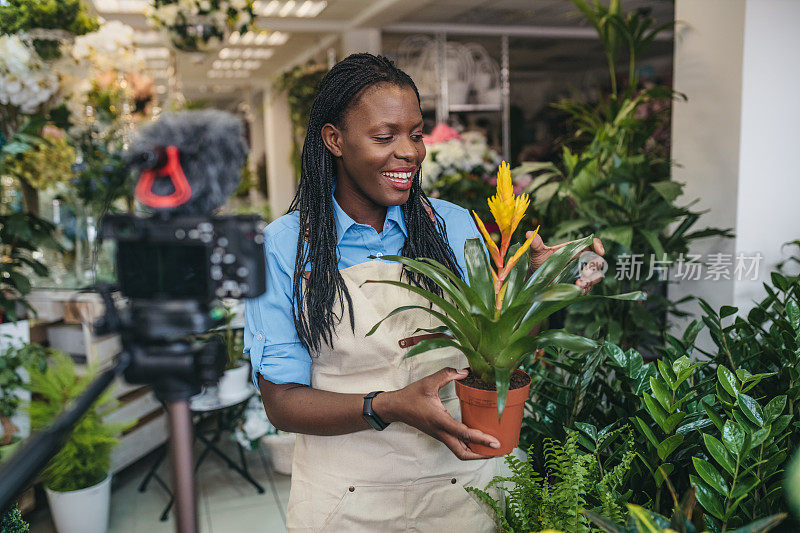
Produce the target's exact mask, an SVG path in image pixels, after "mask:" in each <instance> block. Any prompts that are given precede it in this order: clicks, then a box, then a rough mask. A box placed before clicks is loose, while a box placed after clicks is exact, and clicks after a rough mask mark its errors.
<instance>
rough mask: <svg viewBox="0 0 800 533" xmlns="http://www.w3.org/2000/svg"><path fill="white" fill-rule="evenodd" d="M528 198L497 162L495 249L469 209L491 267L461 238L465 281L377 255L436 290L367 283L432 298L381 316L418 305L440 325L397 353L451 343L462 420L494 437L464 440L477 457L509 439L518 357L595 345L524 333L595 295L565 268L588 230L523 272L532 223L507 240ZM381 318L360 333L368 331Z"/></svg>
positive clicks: (512, 442) (521, 383)
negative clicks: (519, 237) (521, 236)
mask: <svg viewBox="0 0 800 533" xmlns="http://www.w3.org/2000/svg"><path fill="white" fill-rule="evenodd" d="M529 202H530V201H529V199H528V195H526V194H523V195H520V196H517V195H515V194H514V191H513V185H512V181H511V173H510V169H509V167H508V165H507V164H506V163H505V162H503V163H502V164H501V165H500V169H499V171H498V173H497V194H496V195H495V196H493V197H492V198H490V199H489V209H490V210H491V212H492V215H493V216H494V219H495V221H496V222H497V225H498V227H499V228H500V233H501V243H500V247H499V248H498V246H497V244H496V243H495V242H494V241H493V240H492V239H491V237H490V236H489V233H488V232H487V231H486V227H485V226H484V224H483V222H482V221H481V219H480V218H479V217H478V216H477V215H475V220H476V222H477V224H478V227H479V228H480V230H481V233H482V235H483V237H484V239H485V241H486V246H487V247H488V250H489V254H490V255H491V258H492V261H493V262H494V265H495V266H494V267H492V266H491V265H490V264H489V261H488V259H487V257H486V250H485V249H484V246H483V245H482V244H481V242H480V240H479V239H467V242H466V243H465V245H464V258H465V262H466V266H467V276H468V279H469V284H467V283H465V282H464V281H462V280H461V279H460V278H459V277H458V276H457V275H456V274H454V273H453V272H452V271H450V270H449V269H448V268H446V267H445V266H444V265H442V264H441V263H438V262H436V261H434V260H431V259H428V258H420V259H419V260H415V259H409V258H407V257H401V256H396V255H395V256H384V257H383V259H386V260H389V261H397V262H399V263H402V264H403V265H404V267H405V268H406V269H407V270H410V271H411V272H414V273H417V274H420V275H423V276H427V277H429V278H430V279H431V280H433V281H434V282H435V283H436V284H437V285H438V286H439V288H440V289H441V292H442V294H443V296H439V295H437V294H435V293H433V292H430V291H427V290H425V289H422V288H420V287H417V286H415V285H411V284H409V283H405V282H403V281H380V280H372V281H368V282H367V283H387V284H390V285H396V286H399V287H405V288H406V289H408V290H410V291H412V292H414V293H416V294H419V295H421V296H423V297H424V298H426V299H428V300H429V301H430V302H431V303H432V304H434V307H433V308H428V307H424V306H404V307H398V308H397V309H395V310H394V311H392V312H391V313H389V315H387V316H386V317H385V318H384V319H383V320H386V318H389V316H392V315H395V314H397V313H401V312H403V311H406V310H409V309H421V310H424V311H425V312H427V313H429V314H431V315H433V317H434V318H436V319H437V320H439V321H441V322H442V325H441V326H439V327H437V328H434V329H430V330H428V329H426V330H424V331H428V332H430V333H439V334H444V335H445V336H444V337H439V338H430V339H426V340H423V341H421V342H419V343H418V344H416V345H415V346H414V347H413V348H411V349H410V350H409V351H408V353H407V354H406V355H405V357H413V356H415V355H418V354H420V353H423V352H427V351H429V350H435V349H437V348H443V347H451V348H455V349H457V350H459V351H461V352H462V353H463V354H464V355H465V356H466V357H467V360H468V362H469V367H470V373H469V375H468V376H467V377H466V378H464V379H463V380H460V381H456V393H457V395H458V397H459V399H460V401H461V416H462V421H463V422H464V423H465V424H466V425H468V426H469V427H472V428H475V429H479V430H481V431H483V432H485V433H488V434H490V435H493V436H494V437H496V438H497V439H498V440H499V441H500V448H498V449H494V448H489V447H486V446H481V445H478V444H474V443H472V444H470V445H469V446H470V448H471V449H472V450H473V451H475V452H477V453H482V454H485V455H505V454H507V453H509V452H511V450H512V449H513V448H514V447H515V446H516V445H517V442H518V440H519V432H520V425H521V422H522V414H523V405H524V402H525V400H527V398H528V391H529V388H530V376H528V374H527V373H525V372H523V371H522V370H519V369H518V367H519V366H520V364H521V363H522V362H523V361H524V360H526V358H528V357H531V356H533V354H535V352H536V350H538V349H541V348H545V347H551V346H552V347H558V348H564V349H567V350H572V351H589V350H592V349H595V348H597V346H598V344H597V343H596V342H595V341H593V340H590V339H587V338H585V337H581V336H578V335H573V334H570V333H567V332H565V331H563V330H550V331H544V332H540V333H538V334H535V335H532V334H531V332H532V330H533V329H534V328H535V327H536V326H537V325H539V324H540V323H541V322H542V321H543V320H545V319H546V318H547V317H548V316H550V315H551V314H552V313H554V312H555V311H557V310H559V309H562V308H564V307H566V306H568V305H570V304H572V303H574V302H576V301H579V300H582V299H586V298H595V296H581V289H580V288H579V287H577V286H576V285H574V284H572V280H573V279H574V277H575V273H574V270H573V269H572V268H571V266H572V265H573V263H574V262H575V261H576V260H577V259H578V254H579V253H580V252H581V251H582V250H584V249H585V248H586V247H588V246H589V245H590V244H591V243H592V239H593V236H591V235H590V236H589V237H586V238H583V239H578V240H576V241H573V242H570V243H568V244H566V245H565V246H563V247H562V248H560V249H558V250H556V251H555V252H554V253H553V254H552V255H551V256H550V257H548V258H547V260H546V261H545V262H544V263H543V264H542V266H540V267H539V268H538V269H537V270H536V271H535V272H533V274H532V275H531V276H530V277H528V276H527V272H528V248H529V247H530V245H531V243H532V242H533V239H534V237H535V236H536V233H537V231H538V228H537V231H535V232H533V233H532V235H531V237H530V238H528V240H526V241H525V242H524V243H523V244H522V245H521V246H520V245H514V246H510V243H511V236H512V235H513V233H514V231H515V230H516V228H517V226H518V225H519V222H520V221H521V220H522V218H523V216H524V215H525V211H526V210H527V208H528V205H529ZM473 214H474V213H473ZM608 297H610V298H615V299H623V300H641V299H643V294H642V293H641V292H633V293H628V294H620V295H613V296H608ZM383 320H381V321H380V322H378V323H377V324H375V326H374V327H373V328H372V330H371V331H370V332H369V333H368V334H367V335H371V334H372V333H374V332H375V330H377V328H378V327H379V326H380V324H381V323H382V322H383ZM421 329H422V328H421Z"/></svg>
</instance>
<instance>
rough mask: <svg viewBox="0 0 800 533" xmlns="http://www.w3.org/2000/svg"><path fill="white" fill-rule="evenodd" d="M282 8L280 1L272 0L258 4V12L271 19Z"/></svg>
mask: <svg viewBox="0 0 800 533" xmlns="http://www.w3.org/2000/svg"><path fill="white" fill-rule="evenodd" d="M280 6H281V3H280V2H279V1H278V0H272V1H271V2H256V6H255V8H256V12H257V13H258V14H259V15H261V16H264V17H271V16H272V15H274V14H275V13H276V12H277V11H278V8H279V7H280Z"/></svg>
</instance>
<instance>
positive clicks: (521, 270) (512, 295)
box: [502, 244, 528, 312]
mask: <svg viewBox="0 0 800 533" xmlns="http://www.w3.org/2000/svg"><path fill="white" fill-rule="evenodd" d="M519 248H520V245H519V244H515V245H514V246H512V247H511V249H510V250H509V251H508V253H509V255H510V256H513V254H515V253H516V252H517V250H519ZM527 278H528V251H527V250H526V251H525V252H524V253H523V254H522V256H521V257H520V258H519V261H518V262H517V264H516V265H514V268H512V269H511V272H510V273H509V274H508V277H507V278H506V293H505V296H504V297H503V309H502V311H503V312H504V311H505V310H506V309H508V308H509V307H510V306H511V305H512V303H513V302H514V300H515V299H516V297H517V295H518V294H519V293H520V291H521V290H522V287H524V286H525V281H527Z"/></svg>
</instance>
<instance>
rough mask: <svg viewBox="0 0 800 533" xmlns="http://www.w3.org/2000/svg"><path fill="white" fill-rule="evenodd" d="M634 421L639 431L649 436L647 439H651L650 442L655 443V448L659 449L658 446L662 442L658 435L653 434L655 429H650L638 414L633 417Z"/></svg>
mask: <svg viewBox="0 0 800 533" xmlns="http://www.w3.org/2000/svg"><path fill="white" fill-rule="evenodd" d="M633 421H634V422H635V423H636V427H637V429H638V430H639V432H640V433H641V434H642V435H644V436H645V437H646V438H647V440H649V441H650V444H652V445H653V448H655V449H658V446H659V445H660V444H661V443H660V442H658V439H657V438H656V436H655V435H654V434H653V431H652V430H651V429H650V426H648V425H647V424H645V423H644V420H642V419H641V418H639V417H638V416H634V417H633Z"/></svg>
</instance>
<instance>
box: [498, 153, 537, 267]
mask: <svg viewBox="0 0 800 533" xmlns="http://www.w3.org/2000/svg"><path fill="white" fill-rule="evenodd" d="M530 203H531V201H530V199H529V198H528V195H527V194H521V195H519V196H514V184H513V183H512V182H511V168H510V167H509V166H508V163H506V162H505V161H503V162H502V163H500V168H499V169H498V170H497V194H496V195H494V196H492V197H491V198H489V210H490V211H491V212H492V216H494V220H495V222H497V225H498V226H499V227H500V234H501V235H502V236H503V238H502V240H501V243H500V255H501V256H502V257H505V253H506V252H507V251H508V245H509V244H510V243H511V235H512V234H513V233H514V230H516V229H517V226H518V225H519V223H520V221H521V220H522V217H523V216H524V215H525V211H526V210H527V209H528V205H530Z"/></svg>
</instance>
